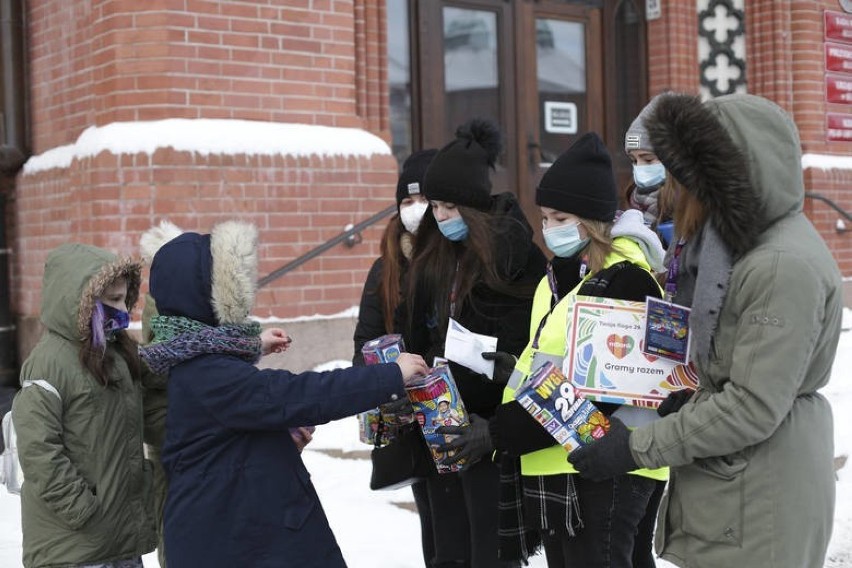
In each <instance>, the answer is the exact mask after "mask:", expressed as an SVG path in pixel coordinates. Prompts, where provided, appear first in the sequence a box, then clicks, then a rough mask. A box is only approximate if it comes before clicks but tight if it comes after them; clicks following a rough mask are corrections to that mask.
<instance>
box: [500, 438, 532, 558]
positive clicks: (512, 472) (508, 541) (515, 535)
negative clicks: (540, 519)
mask: <svg viewBox="0 0 852 568" xmlns="http://www.w3.org/2000/svg"><path fill="white" fill-rule="evenodd" d="M497 465H498V468H499V471H500V497H499V504H498V511H499V512H498V522H499V524H498V527H497V538H498V542H499V555H498V557H499V558H500V560H503V561H506V562H509V561H513V560H514V561H520V562H521V563H523V565H524V566H528V565H529V562H528V561H527V559H528V558H529V557H530V556H532V555H534V554H535V553H536V552H537V551H538V549H539V547H540V546H541V534H540V532H539V531H538V530H535V529H530V528H529V526H530V525H529V524H528V523H526V522H524V492H523V487H522V484H521V460H519V459H518V458H516V457H512V456H510V455H509V454H507V453H505V452H503V453H501V454H500V455H499V462H498V464H497Z"/></svg>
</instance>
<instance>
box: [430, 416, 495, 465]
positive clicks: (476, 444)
mask: <svg viewBox="0 0 852 568" xmlns="http://www.w3.org/2000/svg"><path fill="white" fill-rule="evenodd" d="M435 433H436V434H442V435H445V436H456V438H454V439H453V440H451V441H449V442H447V443H446V444H444V445H443V446H440V447H439V448H438V451H440V452H452V451H455V453H454V454H453V455H451V456H448V457H446V458H445V459H444V460H443V462H442V463H444V464H445V465H452V464H454V463H456V462H457V461H460V460H463V459H466V460H468V462H469V463H471V464H472V463H474V462H477V461H479V460H480V459H482V458H483V457H484V456H486V455H488V454H490V453H491V452H493V451H494V446H493V445H492V443H491V435H490V433H489V431H488V420H486V419H485V418H481V417H479V416H477V415H476V414H471V415H470V426H441V427H439V428H437V429H436V430H435Z"/></svg>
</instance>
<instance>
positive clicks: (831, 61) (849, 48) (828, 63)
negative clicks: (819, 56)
mask: <svg viewBox="0 0 852 568" xmlns="http://www.w3.org/2000/svg"><path fill="white" fill-rule="evenodd" d="M825 70H826V71H842V72H844V73H852V45H843V44H841V43H826V44H825Z"/></svg>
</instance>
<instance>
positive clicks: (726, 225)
mask: <svg viewBox="0 0 852 568" xmlns="http://www.w3.org/2000/svg"><path fill="white" fill-rule="evenodd" d="M645 127H646V128H647V129H648V133H649V135H650V137H651V141H652V143H653V147H654V151H655V153H656V154H657V156H658V157H659V158H660V161H662V162H663V164H664V165H665V166H666V169H667V170H668V171H669V172H671V174H672V175H673V176H674V177H675V179H677V180H678V181H679V182H680V183H681V184H682V185H683V186H684V188H685V189H686V191H689V192H690V193H692V194H693V195H694V196H695V197H696V198H697V199H698V200H699V201H700V202H701V203H702V204H703V205H704V207H705V208H706V210H707V213H708V215H709V219H710V222H711V223H712V224H713V226H714V227H715V228H716V230H717V231H718V233H719V234H720V236H721V237H722V239H723V240H724V242H725V244H726V245H727V246H728V247H729V248H730V250H731V251H732V252H733V254H734V255H735V256H741V255H742V254H744V253H745V252H747V251H749V250H751V249H752V248H753V247H754V245H755V244H756V242H757V239H758V236H759V235H760V234H761V233H762V232H763V231H764V230H765V229H766V228H767V227H769V226H770V225H771V224H772V223H774V222H775V221H777V220H778V219H780V218H782V217H785V216H787V215H790V214H792V213H797V212H800V211H801V210H802V205H803V203H804V195H805V189H804V181H803V178H802V156H801V144H800V141H799V134H798V131H797V130H796V126H795V124H794V123H793V121H792V119H791V118H790V117H789V116H788V115H787V114H786V113H785V112H784V111H783V110H782V109H781V108H780V107H779V106H777V105H776V104H774V103H772V102H771V101H769V100H767V99H764V98H762V97H757V96H754V95H727V96H723V97H718V98H715V99H711V100H709V101H707V102H705V103H702V102H701V101H700V100H699V99H698V97H693V96H689V95H678V94H664V95H661V97H660V99H659V101H658V104H657V106H656V108H655V109H654V111H653V112H652V113H651V114H650V116H649V117H648V118H647V119H646V120H645Z"/></svg>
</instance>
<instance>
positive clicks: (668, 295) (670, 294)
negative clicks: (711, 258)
mask: <svg viewBox="0 0 852 568" xmlns="http://www.w3.org/2000/svg"><path fill="white" fill-rule="evenodd" d="M685 244H686V240H684V239H682V238H681V239H679V240H678V241H677V245H676V246H675V250H674V254H673V255H672V261H671V262H670V263H669V270H668V272H667V273H666V286H665V299H666V301H667V302H671V301H672V300H674V297H675V295H676V294H677V273H678V269H679V268H680V253H681V251H682V250H683V245H685Z"/></svg>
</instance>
